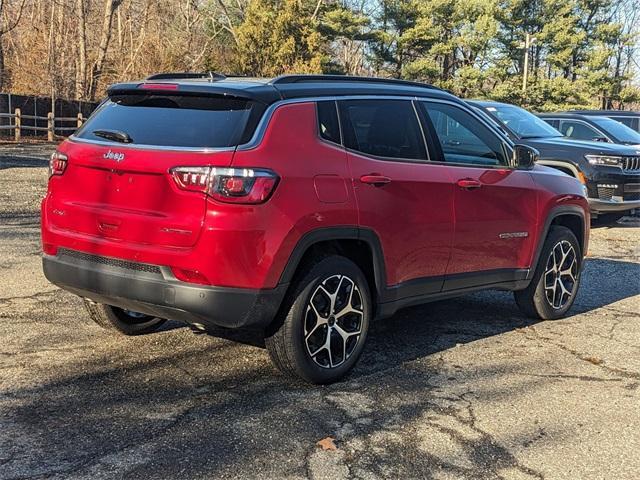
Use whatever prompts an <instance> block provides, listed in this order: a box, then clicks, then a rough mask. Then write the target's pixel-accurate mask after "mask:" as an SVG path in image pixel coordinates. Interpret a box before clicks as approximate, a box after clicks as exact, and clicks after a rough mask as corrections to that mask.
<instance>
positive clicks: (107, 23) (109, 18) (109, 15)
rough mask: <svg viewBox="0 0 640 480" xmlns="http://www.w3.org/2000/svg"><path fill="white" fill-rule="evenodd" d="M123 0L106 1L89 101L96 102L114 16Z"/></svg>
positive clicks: (92, 71)
mask: <svg viewBox="0 0 640 480" xmlns="http://www.w3.org/2000/svg"><path fill="white" fill-rule="evenodd" d="M121 3H122V0H105V2H104V15H103V17H102V33H101V34H100V45H99V46H98V57H97V58H96V61H95V63H94V64H93V68H92V69H91V84H90V85H89V99H90V100H92V101H93V100H95V98H96V91H97V89H98V81H99V80H100V76H101V75H102V69H103V67H104V62H105V59H106V57H107V50H108V49H109V41H110V40H111V25H112V24H113V14H114V12H115V11H116V8H118V7H119V6H120V4H121Z"/></svg>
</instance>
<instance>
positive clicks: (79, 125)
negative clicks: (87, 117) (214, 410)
mask: <svg viewBox="0 0 640 480" xmlns="http://www.w3.org/2000/svg"><path fill="white" fill-rule="evenodd" d="M81 126H82V112H78V125H77V127H78V128H80V127H81Z"/></svg>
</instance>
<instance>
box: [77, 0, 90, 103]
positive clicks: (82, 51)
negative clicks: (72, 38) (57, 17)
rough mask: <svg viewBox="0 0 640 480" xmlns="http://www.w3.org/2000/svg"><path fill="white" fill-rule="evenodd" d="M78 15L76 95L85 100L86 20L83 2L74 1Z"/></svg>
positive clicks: (82, 0) (81, 0) (80, 0)
mask: <svg viewBox="0 0 640 480" xmlns="http://www.w3.org/2000/svg"><path fill="white" fill-rule="evenodd" d="M76 10H77V13H78V31H77V32H76V33H77V39H76V41H77V42H78V58H77V70H76V95H75V97H76V98H77V99H83V98H85V96H86V94H87V20H86V14H85V8H84V0H76Z"/></svg>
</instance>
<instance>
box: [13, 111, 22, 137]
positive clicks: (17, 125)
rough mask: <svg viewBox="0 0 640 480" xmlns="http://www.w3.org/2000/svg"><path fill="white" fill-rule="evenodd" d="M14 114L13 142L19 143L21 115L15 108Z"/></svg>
mask: <svg viewBox="0 0 640 480" xmlns="http://www.w3.org/2000/svg"><path fill="white" fill-rule="evenodd" d="M15 114H16V116H15V122H14V126H15V141H16V142H19V141H20V129H21V128H22V114H21V112H20V109H19V108H16V111H15Z"/></svg>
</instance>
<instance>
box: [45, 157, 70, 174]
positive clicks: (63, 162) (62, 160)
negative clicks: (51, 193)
mask: <svg viewBox="0 0 640 480" xmlns="http://www.w3.org/2000/svg"><path fill="white" fill-rule="evenodd" d="M67 160H68V159H67V156H66V155H65V154H64V153H60V152H57V151H56V152H53V154H51V158H50V159H49V176H52V175H62V174H63V173H64V171H65V169H66V168H67Z"/></svg>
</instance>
